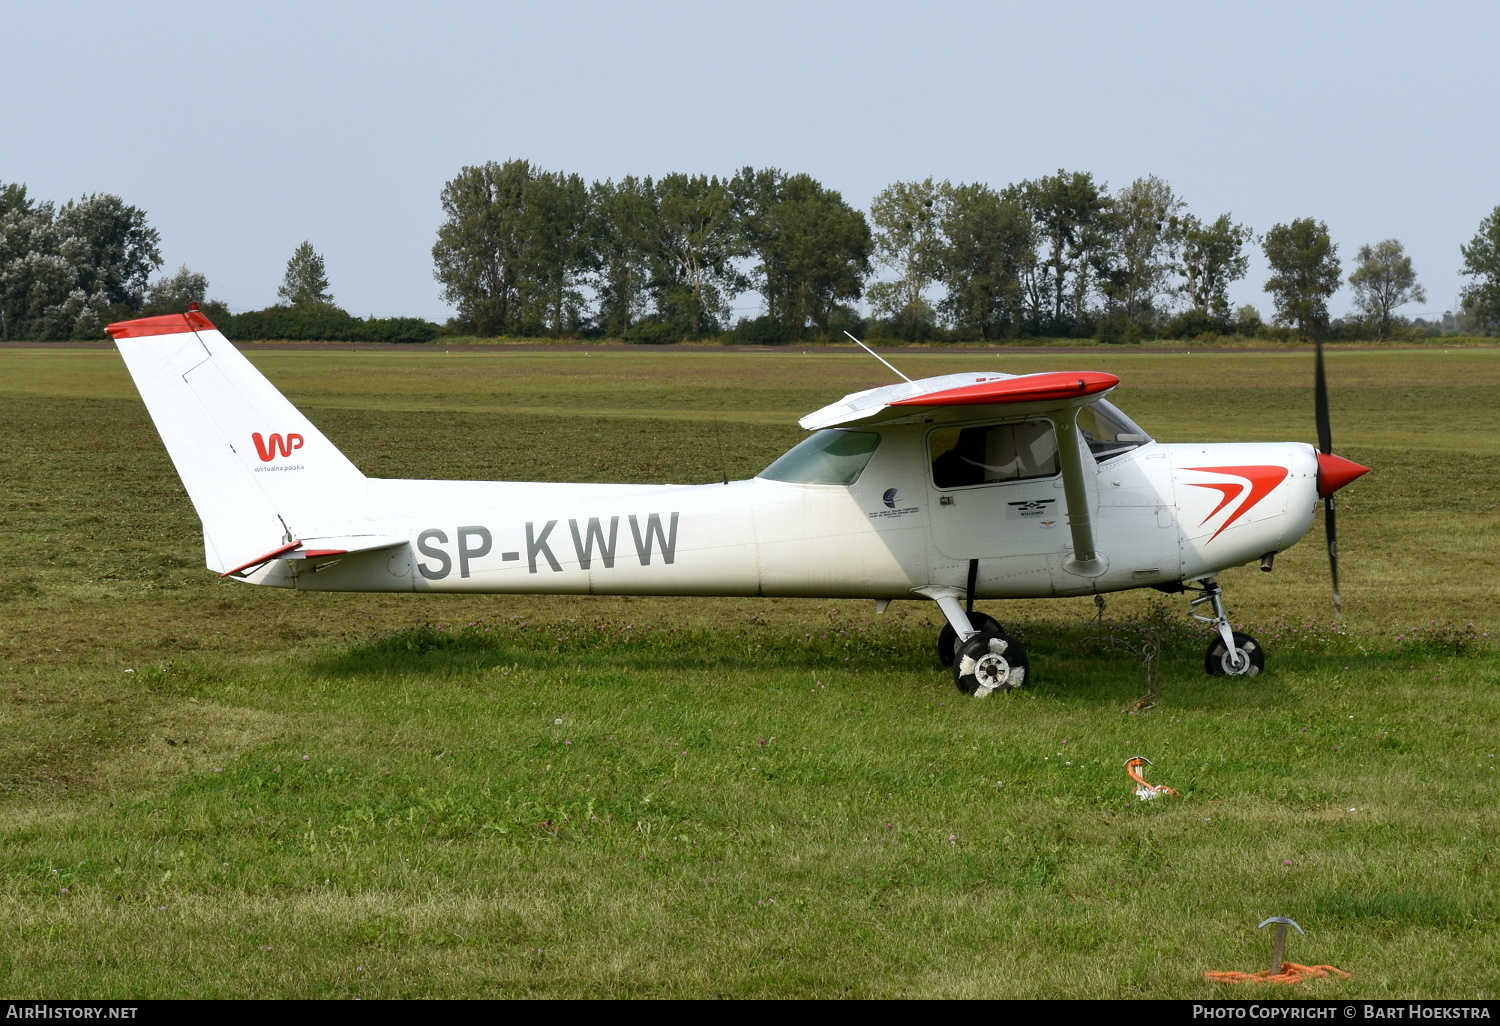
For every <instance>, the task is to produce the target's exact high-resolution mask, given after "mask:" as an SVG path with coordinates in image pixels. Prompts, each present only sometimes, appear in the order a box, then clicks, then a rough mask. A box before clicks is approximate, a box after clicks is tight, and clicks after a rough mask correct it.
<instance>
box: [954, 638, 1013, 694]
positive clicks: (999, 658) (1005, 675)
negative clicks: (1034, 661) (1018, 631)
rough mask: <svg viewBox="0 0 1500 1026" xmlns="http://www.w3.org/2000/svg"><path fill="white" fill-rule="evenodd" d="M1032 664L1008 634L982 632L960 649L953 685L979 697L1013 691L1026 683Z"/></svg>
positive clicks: (955, 661)
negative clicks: (996, 692)
mask: <svg viewBox="0 0 1500 1026" xmlns="http://www.w3.org/2000/svg"><path fill="white" fill-rule="evenodd" d="M1029 669H1030V664H1029V663H1028V662H1027V661H1026V649H1025V647H1024V646H1023V645H1022V644H1021V643H1020V642H1019V641H1017V640H1016V639H1015V638H1012V637H1011V636H1010V635H1009V634H1006V633H1005V632H1004V631H1000V630H994V631H980V632H979V633H978V634H975V635H974V636H973V637H971V638H970V639H969V640H968V641H966V642H964V643H963V644H962V645H961V646H959V649H958V654H957V655H956V657H955V658H954V661H953V682H954V683H955V684H957V685H958V690H960V691H962V692H963V693H964V694H966V695H973V696H974V697H975V698H984V697H985V696H986V695H988V694H990V693H991V692H993V691H1011V690H1014V689H1015V688H1019V687H1021V686H1022V685H1024V684H1025V683H1026V673H1027V670H1029Z"/></svg>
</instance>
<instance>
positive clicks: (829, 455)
mask: <svg viewBox="0 0 1500 1026" xmlns="http://www.w3.org/2000/svg"><path fill="white" fill-rule="evenodd" d="M879 444H880V434H879V433H878V432H875V431H838V430H831V429H830V430H826V431H819V432H817V433H815V434H812V435H809V436H808V437H806V438H804V439H803V440H802V441H801V442H800V443H798V444H797V445H795V446H793V447H792V448H791V449H788V450H787V451H786V453H785V454H784V455H782V457H781V458H780V459H778V460H777V461H776V462H775V463H773V464H771V465H770V466H769V467H767V468H766V469H765V470H762V471H761V472H760V476H761V477H763V478H766V479H767V480H768V481H788V482H791V483H792V484H829V485H852V484H853V483H854V482H855V481H858V480H859V475H860V473H861V472H863V471H864V469H865V464H867V463H869V462H870V457H871V456H873V455H875V447H876V446H877V445H879Z"/></svg>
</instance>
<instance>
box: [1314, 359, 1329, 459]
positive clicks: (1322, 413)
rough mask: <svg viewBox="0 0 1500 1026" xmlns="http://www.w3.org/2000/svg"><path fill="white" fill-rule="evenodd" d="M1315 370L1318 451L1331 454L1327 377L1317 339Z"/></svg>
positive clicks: (1315, 413)
mask: <svg viewBox="0 0 1500 1026" xmlns="http://www.w3.org/2000/svg"><path fill="white" fill-rule="evenodd" d="M1316 344H1317V347H1318V349H1317V353H1318V357H1317V361H1318V362H1317V370H1316V372H1315V375H1314V377H1313V417H1314V419H1315V420H1316V421H1317V423H1318V450H1319V451H1320V452H1325V453H1328V454H1329V455H1332V454H1333V428H1332V426H1331V425H1330V424H1329V421H1328V377H1327V375H1326V374H1324V372H1323V340H1322V339H1317V340H1316Z"/></svg>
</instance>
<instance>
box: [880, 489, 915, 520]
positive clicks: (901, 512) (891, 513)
mask: <svg viewBox="0 0 1500 1026" xmlns="http://www.w3.org/2000/svg"><path fill="white" fill-rule="evenodd" d="M900 493H901V489H899V488H887V489H886V490H885V494H884V495H882V496H881V497H880V501H881V502H882V503H884V504H885V509H877V510H876V511H875V512H874V513H871V514H870V519H871V520H887V519H889V518H891V517H904V516H906V515H907V514H908V513H915V512H917V511H918V510H920V509H921V508H922V507H920V506H905V507H901V508H898V507H897V506H896V499H897V497H898V496H899V495H900Z"/></svg>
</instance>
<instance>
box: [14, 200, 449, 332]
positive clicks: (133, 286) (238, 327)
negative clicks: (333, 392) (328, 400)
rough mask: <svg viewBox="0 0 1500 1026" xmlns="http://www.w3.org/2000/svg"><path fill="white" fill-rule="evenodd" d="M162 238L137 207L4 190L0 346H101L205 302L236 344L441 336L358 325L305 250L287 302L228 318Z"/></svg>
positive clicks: (284, 291) (410, 326)
mask: <svg viewBox="0 0 1500 1026" xmlns="http://www.w3.org/2000/svg"><path fill="white" fill-rule="evenodd" d="M160 243H161V237H160V235H159V234H158V232H157V230H156V229H155V228H152V227H151V226H150V225H149V224H148V223H147V221H146V214H145V212H144V211H142V210H141V209H140V208H139V207H134V206H131V205H129V204H127V203H125V202H124V201H123V200H121V199H120V197H118V196H111V195H97V196H85V197H83V198H82V199H79V200H74V201H71V202H68V203H65V204H63V205H62V206H61V207H58V206H57V205H56V204H54V203H50V202H45V201H37V200H35V199H33V198H32V197H30V196H28V195H27V192H26V187H25V186H24V185H6V184H4V183H0V340H12V339H26V340H58V339H88V338H103V337H104V330H103V329H104V325H106V324H108V323H110V322H111V321H116V320H124V319H126V318H130V317H140V316H150V315H152V314H159V313H179V312H181V311H183V310H186V309H187V306H188V304H189V303H194V302H196V303H199V304H200V305H202V307H203V308H204V311H205V312H206V313H207V314H208V315H209V317H210V318H212V319H213V321H214V323H215V324H217V325H218V326H219V327H221V328H223V329H224V330H225V331H226V332H227V333H228V334H229V335H230V336H231V337H233V338H237V339H242V340H246V341H250V340H255V339H332V340H339V341H370V342H427V341H431V339H432V338H433V337H435V336H436V334H437V327H436V325H434V324H431V323H430V322H428V321H427V320H425V319H423V318H420V317H386V318H376V317H367V318H359V317H355V316H353V315H351V314H349V313H348V312H346V311H344V310H342V309H340V308H339V307H338V306H337V305H336V304H335V303H334V301H333V295H332V294H331V293H330V292H329V286H328V275H327V271H326V269H325V267H324V264H323V258H322V256H321V255H319V254H318V253H317V252H316V251H315V250H314V249H313V247H312V245H311V243H308V242H304V243H302V245H300V246H298V247H297V249H296V251H295V252H294V253H293V254H292V258H291V259H290V260H289V261H287V268H286V273H285V275H284V277H283V280H282V284H281V287H280V288H279V289H278V290H277V296H278V298H279V300H280V302H279V303H278V304H277V305H275V306H271V307H268V308H266V309H264V310H257V311H248V312H245V313H240V314H231V313H230V312H229V309H228V308H227V307H226V306H225V305H224V304H223V303H218V302H214V301H212V300H209V299H208V298H207V296H208V279H207V278H206V277H205V276H204V275H203V274H201V273H199V272H197V271H193V270H191V269H189V268H188V267H186V266H184V267H181V268H179V269H178V270H177V272H176V273H175V274H165V275H160V276H159V277H157V278H155V279H154V280H153V279H152V277H151V275H152V273H153V272H154V271H156V270H157V269H158V268H160V267H161V263H162V260H161V252H160V249H159V247H160Z"/></svg>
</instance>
